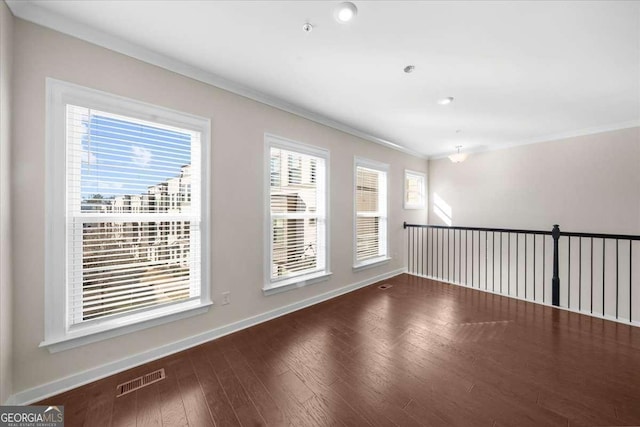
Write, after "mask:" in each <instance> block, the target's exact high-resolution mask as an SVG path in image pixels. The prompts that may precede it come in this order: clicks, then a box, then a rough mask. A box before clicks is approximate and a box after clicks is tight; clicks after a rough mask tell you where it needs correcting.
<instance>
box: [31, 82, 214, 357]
mask: <svg viewBox="0 0 640 427" xmlns="http://www.w3.org/2000/svg"><path fill="white" fill-rule="evenodd" d="M69 104H72V105H78V106H82V107H85V108H90V109H96V110H102V111H106V112H109V113H117V114H121V115H125V116H127V117H131V118H133V119H134V120H145V121H151V122H152V123H154V124H155V123H159V124H161V125H166V126H172V127H176V128H180V129H185V130H187V131H192V132H197V133H198V134H199V138H200V141H199V149H200V153H199V157H200V168H199V169H200V171H199V172H200V174H201V175H200V177H201V178H200V179H199V180H197V183H198V185H199V187H198V186H195V185H194V187H193V188H195V189H198V188H199V189H200V198H199V199H200V200H199V201H200V212H199V213H200V218H199V219H198V222H199V224H198V225H199V226H200V232H199V233H197V234H196V235H194V236H192V238H193V239H199V240H200V265H201V271H197V273H196V274H194V275H193V277H195V279H194V280H198V279H199V280H198V282H193V283H192V286H195V284H198V285H200V289H199V295H198V296H197V298H196V297H195V296H194V297H193V299H191V300H187V301H183V302H179V303H174V304H166V305H163V306H157V307H153V308H148V309H145V310H140V311H135V312H132V313H130V314H127V315H122V316H113V317H109V318H105V319H99V320H98V319H96V321H91V322H86V323H79V324H73V323H74V322H71V321H70V320H69V309H70V304H69V302H68V297H69V295H70V293H69V286H70V284H69V281H68V277H67V270H68V268H69V267H68V260H69V255H68V254H69V253H70V251H69V249H68V248H67V246H68V245H69V240H68V236H67V234H68V230H69V226H70V224H71V221H73V220H74V218H75V217H76V216H77V217H80V216H82V217H85V215H78V212H74V213H73V215H72V214H70V213H69V210H68V206H67V192H68V188H67V187H68V175H67V169H69V167H70V165H69V164H68V160H67V153H68V151H69V147H68V142H67V135H66V122H67V121H66V110H67V105H69ZM45 137H46V145H47V151H46V162H45V163H46V166H45V167H46V177H47V179H46V184H47V185H46V187H47V192H46V195H45V212H46V221H45V254H44V256H45V277H44V281H45V301H47V304H45V313H44V315H45V327H44V331H45V333H44V340H43V342H42V343H41V344H40V346H41V347H46V348H48V349H49V351H50V352H52V353H54V352H57V351H62V350H66V349H69V348H74V347H78V346H81V345H84V344H87V343H90V342H95V341H99V340H104V339H107V338H110V337H113V336H117V335H122V334H124V333H129V332H132V331H136V330H140V329H144V328H148V327H151V326H155V325H158V324H162V323H166V322H168V321H171V320H175V319H180V318H184V317H187V316H193V315H196V314H201V313H204V312H206V311H207V310H208V309H209V306H211V304H212V303H211V299H210V292H211V291H210V288H211V283H210V281H209V280H210V274H209V273H210V257H209V254H210V252H209V251H210V248H209V245H210V243H211V240H210V236H209V235H208V227H207V224H209V221H210V218H209V216H208V214H209V210H210V201H209V182H210V174H211V171H210V159H209V153H210V144H211V120H210V119H208V118H205V117H199V116H196V115H193V114H190V113H184V112H180V111H176V110H172V109H168V108H165V107H160V106H156V105H152V104H148V103H145V102H141V101H137V100H135V99H130V98H126V97H122V96H118V95H113V94H110V93H107V92H102V91H99V90H95V89H91V88H86V87H83V86H79V85H76V84H72V83H67V82H64V81H61V80H56V79H52V78H47V79H46V136H45ZM150 216H151V217H153V215H150ZM86 217H87V218H90V217H92V215H86ZM116 217H117V215H116ZM189 218H191V220H192V221H193V220H194V219H193V218H195V216H193V215H191V214H189V215H183V216H182V219H183V220H184V219H189ZM76 250H77V252H78V253H79V252H80V250H78V249H76Z"/></svg>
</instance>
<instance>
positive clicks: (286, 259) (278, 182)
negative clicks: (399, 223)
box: [264, 135, 330, 294]
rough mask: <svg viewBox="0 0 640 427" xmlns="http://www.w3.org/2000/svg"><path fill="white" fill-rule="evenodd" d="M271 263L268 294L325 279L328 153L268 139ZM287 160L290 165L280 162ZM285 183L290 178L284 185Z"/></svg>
mask: <svg viewBox="0 0 640 427" xmlns="http://www.w3.org/2000/svg"><path fill="white" fill-rule="evenodd" d="M265 145H266V152H267V165H268V166H267V167H266V170H267V171H268V174H269V175H268V176H267V177H266V179H265V182H266V183H267V185H268V188H267V194H268V197H267V203H266V209H267V215H266V218H267V222H268V224H267V227H266V228H267V230H268V234H267V236H268V237H267V241H268V249H267V251H266V252H267V253H268V259H267V262H266V265H267V272H266V276H267V281H266V285H265V286H264V291H265V293H267V294H268V293H272V292H277V291H281V290H285V289H289V288H292V287H294V286H300V285H301V284H307V283H311V282H314V281H317V280H320V279H322V278H325V277H327V276H328V275H329V274H330V273H329V265H328V264H329V263H328V255H327V252H328V246H327V233H328V226H327V170H328V163H329V152H328V151H327V150H324V149H321V148H316V147H311V146H308V145H305V144H300V143H297V142H293V141H288V140H285V139H282V138H279V137H276V136H273V135H266V137H265ZM282 159H286V161H282ZM281 177H287V180H286V182H285V181H284V180H283V179H281Z"/></svg>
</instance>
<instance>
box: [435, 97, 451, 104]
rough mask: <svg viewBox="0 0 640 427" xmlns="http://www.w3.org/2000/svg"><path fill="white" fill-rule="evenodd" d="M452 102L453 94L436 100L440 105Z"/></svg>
mask: <svg viewBox="0 0 640 427" xmlns="http://www.w3.org/2000/svg"><path fill="white" fill-rule="evenodd" d="M452 102H453V96H448V97H446V98H442V99H439V100H438V104H440V105H448V104H451V103H452Z"/></svg>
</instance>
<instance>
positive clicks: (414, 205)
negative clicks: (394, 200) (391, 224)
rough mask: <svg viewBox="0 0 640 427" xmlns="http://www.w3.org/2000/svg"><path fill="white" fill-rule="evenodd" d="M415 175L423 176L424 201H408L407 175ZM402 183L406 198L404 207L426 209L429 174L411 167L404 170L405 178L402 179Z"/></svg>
mask: <svg viewBox="0 0 640 427" xmlns="http://www.w3.org/2000/svg"><path fill="white" fill-rule="evenodd" d="M408 175H414V176H419V177H421V178H422V203H407V191H408V188H407V176H408ZM402 185H403V186H404V192H403V195H404V199H403V206H404V209H407V210H408V209H425V208H426V207H427V174H425V173H424V172H418V171H414V170H410V169H405V170H404V180H403V181H402Z"/></svg>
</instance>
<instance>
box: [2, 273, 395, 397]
mask: <svg viewBox="0 0 640 427" xmlns="http://www.w3.org/2000/svg"><path fill="white" fill-rule="evenodd" d="M405 272H406V268H400V269H397V270H393V271H390V272H388V273H384V274H379V275H377V276H374V277H371V278H369V279H366V280H363V281H361V282H357V283H353V284H351V285H347V286H344V287H342V288H339V289H335V290H333V291H329V292H326V293H324V294H320V295H316V296H314V297H311V298H308V299H305V300H302V301H298V302H295V303H293V304H289V305H286V306H284V307H280V308H277V309H275V310H271V311H267V312H266V313H262V314H258V315H256V316H252V317H249V318H246V319H243V320H239V321H237V322H234V323H230V324H228V325H224V326H220V327H218V328H215V329H212V330H210V331H207V332H204V333H201V334H198V335H194V336H192V337H189V338H185V339H183V340H180V341H176V342H173V343H171V344H167V345H164V346H162V347H158V348H154V349H152V350H148V351H145V352H142V353H138V354H136V355H133V356H130V357H126V358H124V359H120V360H116V361H114V362H111V363H107V364H106V365H102V366H98V367H95V368H92V369H89V370H86V371H84V372H79V373H77V374H73V375H70V376H68V377H65V378H61V379H58V380H55V381H52V382H50V383H47V384H42V385H39V386H37V387H33V388H30V389H28V390H24V391H21V392H18V393H16V394H13V395H11V396H10V397H9V399H8V400H7V401H6V402H5V405H28V404H30V403H33V402H37V401H39V400H42V399H45V398H47V397H50V396H53V395H56V394H59V393H62V392H65V391H67V390H71V389H73V388H76V387H79V386H82V385H85V384H88V383H90V382H93V381H97V380H99V379H102V378H105V377H108V376H110V375H113V374H117V373H118V372H122V371H126V370H127V369H131V368H134V367H136V366H139V365H142V364H144V363H148V362H151V361H154V360H157V359H160V358H162V357H166V356H169V355H171V354H174V353H177V352H179V351H183V350H186V349H188V348H191V347H195V346H197V345H200V344H203V343H205V342H207V341H211V340H214V339H216V338H220V337H223V336H225V335H229V334H231V333H233V332H237V331H240V330H242V329H246V328H248V327H250V326H254V325H257V324H259V323H263V322H266V321H268V320H271V319H275V318H276V317H280V316H283V315H285V314H288V313H292V312H294V311H297V310H300V309H303V308H305V307H309V306H311V305H314V304H318V303H320V302H323V301H326V300H329V299H332V298H335V297H337V296H340V295H343V294H346V293H349V292H352V291H355V290H356V289H360V288H363V287H365V286H368V285H371V284H373V283H376V282H379V281H381V280H385V279H388V278H390V277H394V276H397V275H399V274H402V273H405Z"/></svg>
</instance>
